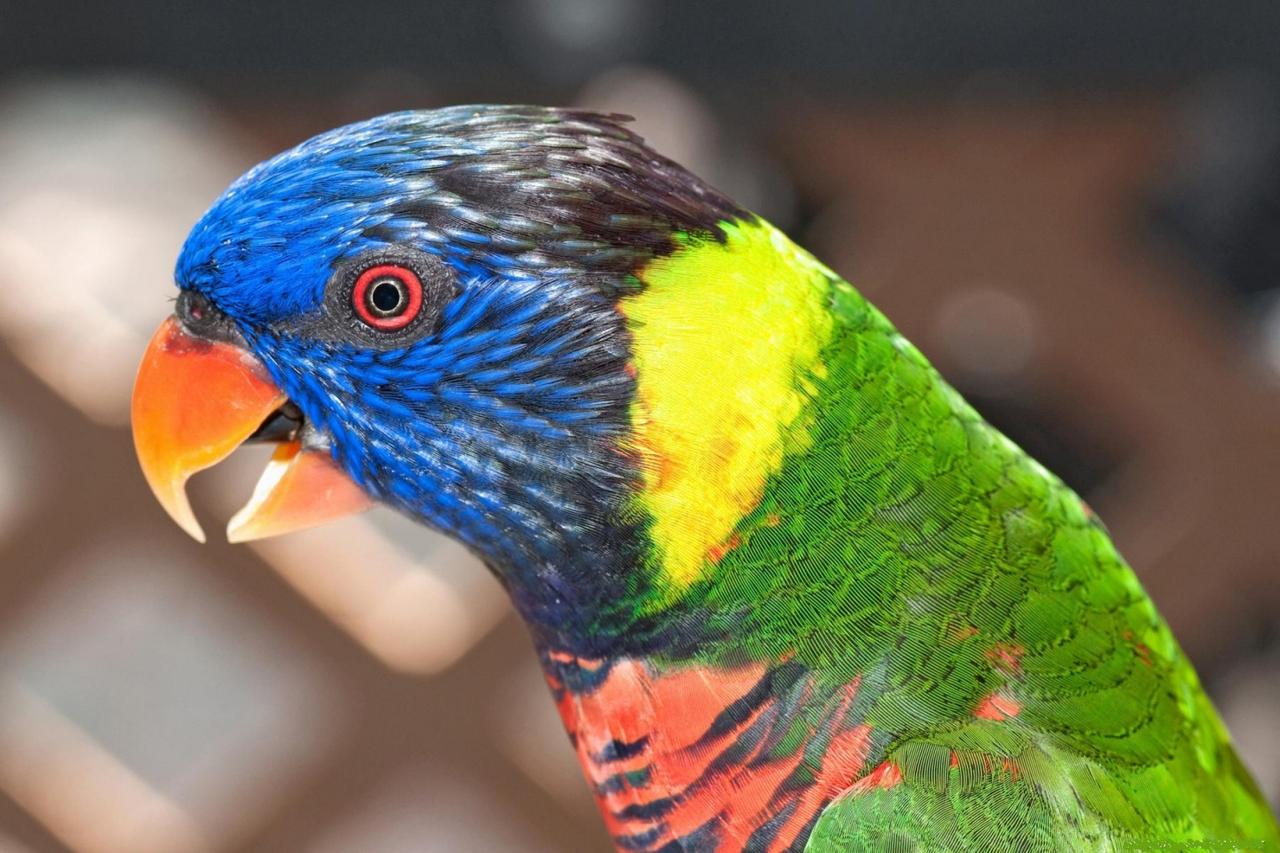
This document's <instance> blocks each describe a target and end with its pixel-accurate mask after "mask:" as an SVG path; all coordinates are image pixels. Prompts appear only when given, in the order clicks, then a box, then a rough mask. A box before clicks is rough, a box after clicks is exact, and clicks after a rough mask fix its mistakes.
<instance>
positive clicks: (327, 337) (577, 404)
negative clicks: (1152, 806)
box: [177, 107, 741, 637]
mask: <svg viewBox="0 0 1280 853" xmlns="http://www.w3.org/2000/svg"><path fill="white" fill-rule="evenodd" d="M736 215H741V212H740V211H738V210H737V209H736V208H734V207H733V206H732V205H731V204H730V203H729V202H728V201H726V200H725V199H724V198H723V197H721V196H719V195H717V194H716V193H715V192H714V191H713V190H711V189H709V188H708V187H706V186H705V185H704V184H702V183H701V182H699V181H698V180H697V179H696V178H693V177H692V176H691V175H689V174H688V173H687V172H685V171H684V170H683V169H681V168H680V167H679V166H676V165H675V164H674V163H671V162H670V161H668V160H665V159H664V158H662V157H660V156H658V155H656V154H654V153H653V152H652V151H650V150H649V149H648V148H646V147H645V146H644V145H643V144H642V142H641V141H640V140H639V138H638V137H636V136H635V135H634V134H632V133H631V132H629V131H628V130H626V129H625V128H624V127H622V126H621V125H620V124H619V121H618V117H607V116H600V115H595V114H590V113H581V112H573V111H566V110H553V109H546V108H538V107H460V108H451V109H444V110H437V111H429V112H403V113H394V114H391V115H387V116H383V117H380V118H376V119H372V120H370V121H366V122H362V123H359V124H355V125H351V126H349V127H345V128H340V129H338V130H334V131H331V132H329V133H325V134H322V135H320V136H317V137H315V138H314V139H311V140H309V141H307V142H305V143H303V144H302V145H299V146H298V147H297V148H294V149H292V150H291V151H288V152H285V153H284V154H281V155H279V156H277V157H276V158H274V159H272V160H269V161H267V162H266V163H263V164H261V165H259V166H257V167H255V168H254V169H252V170H251V171H250V172H248V173H247V174H246V175H244V176H243V177H242V178H240V179H239V180H238V181H236V182H235V183H234V184H233V185H232V186H231V187H230V188H229V189H228V190H227V191H226V193H225V194H224V195H223V196H222V197H221V198H220V199H218V201H217V202H216V203H215V204H214V205H213V207H212V208H211V209H210V210H209V211H208V213H207V214H206V215H205V216H204V217H203V218H202V219H201V220H200V222H199V223H198V224H197V225H196V226H195V228H194V229H193V231H192V233H191V235H190V237H189V238H188V240H187V242H186V245H185V246H184V248H183V251H182V255H181V257H180V259H179V261H178V266H177V281H178V284H179V286H180V287H182V288H186V289H191V290H196V291H199V292H201V293H203V294H204V295H205V296H207V297H208V298H209V299H210V300H211V301H212V302H213V303H214V305H216V306H217V308H218V309H219V310H221V311H222V312H223V313H225V314H226V315H227V316H228V317H229V318H230V319H231V320H232V321H233V322H234V323H235V325H236V326H237V328H238V330H239V331H240V333H241V334H242V335H243V336H244V338H245V340H246V341H247V342H248V343H249V346H250V347H251V348H252V349H253V350H254V351H255V352H256V353H257V355H258V356H259V357H260V358H261V359H262V360H263V362H264V363H265V364H266V366H267V368H268V370H269V371H270V372H271V374H272V376H273V377H274V379H275V380H276V381H277V382H278V383H279V385H280V386H281V388H282V389H283V390H284V391H285V392H286V393H287V394H288V395H289V396H290V398H291V399H292V400H293V401H294V403H296V404H297V405H298V407H299V408H300V409H301V410H302V412H303V413H304V415H305V417H306V419H307V421H308V422H309V425H310V426H311V427H312V428H314V429H315V430H316V432H317V433H318V434H319V435H321V436H323V437H325V438H326V439H327V440H328V441H329V443H330V446H331V448H332V452H333V453H334V456H335V458H336V459H337V460H338V461H339V462H340V463H341V464H342V466H343V467H344V468H345V469H346V470H347V471H348V472H349V473H350V474H351V476H352V477H353V478H354V479H355V480H356V481H357V482H358V483H360V484H361V485H362V486H363V487H364V488H365V489H367V490H368V491H369V492H370V493H372V494H373V495H375V496H376V497H378V498H380V499H382V500H384V501H386V502H388V503H391V504H393V505H395V506H398V507H400V508H401V509H403V510H405V511H406V512H409V513H410V514H412V515H415V516H417V517H419V518H421V519H422V520H424V521H426V522H427V523H429V524H432V525H434V526H436V527H437V528H439V529H442V530H444V531H446V532H448V533H451V534H453V535H455V536H457V537H459V538H460V539H462V540H463V541H464V542H466V543H467V544H468V545H470V546H471V547H472V548H473V549H475V550H476V551H478V552H479V553H480V554H481V555H482V556H483V557H484V558H485V559H486V560H487V561H488V562H489V564H490V565H491V566H492V567H493V568H494V569H495V571H497V572H498V574H499V575H500V577H502V578H503V579H504V580H505V581H506V582H507V583H508V585H509V586H510V587H511V588H512V590H513V594H514V596H515V598H516V601H517V604H518V605H519V606H521V607H522V609H523V610H524V611H525V615H526V616H527V617H528V618H529V619H530V620H531V621H532V622H533V623H534V624H535V625H547V626H555V630H556V631H558V632H562V633H569V634H572V635H574V636H579V637H581V636H583V635H585V634H588V633H590V634H591V635H593V636H597V637H600V636H602V635H601V633H600V632H599V630H598V627H597V630H595V631H593V632H587V631H586V630H585V628H584V626H583V625H581V624H579V623H581V622H582V621H583V620H590V621H592V622H594V623H599V622H600V616H601V610H602V608H605V609H607V608H609V607H611V606H615V604H616V603H620V602H621V601H622V600H623V599H624V598H625V597H626V595H627V593H628V592H632V591H634V590H632V589H629V587H630V586H633V585H634V584H635V582H636V581H635V578H634V573H629V572H627V571H625V570H624V564H625V563H628V562H634V561H635V559H636V556H635V549H637V548H638V547H641V546H640V545H639V536H638V535H637V526H638V525H639V524H640V523H641V522H640V521H638V520H636V519H634V518H630V517H629V516H630V514H629V513H628V512H627V511H626V506H625V505H626V498H627V495H628V494H629V490H630V489H632V488H633V487H634V483H635V472H634V471H633V470H632V469H631V468H630V465H629V463H628V461H627V458H626V456H625V455H624V454H622V453H621V452H620V451H619V450H618V445H619V441H620V440H621V439H622V438H623V437H624V435H625V433H626V431H627V428H628V421H627V407H628V404H629V402H630V399H631V395H632V393H633V380H632V378H631V376H630V374H629V372H628V370H627V362H628V358H629V355H628V337H627V333H626V328H625V324H624V323H623V320H622V317H621V315H620V314H619V312H618V311H617V300H618V298H619V296H620V295H621V294H623V293H626V292H628V291H629V290H631V289H633V288H635V287H637V286H640V285H639V280H638V279H637V278H636V276H635V272H636V271H637V270H639V269H640V268H641V267H642V266H643V265H644V264H645V263H646V262H648V260H650V259H652V258H653V257H654V256H656V255H659V254H662V253H664V252H667V251H670V250H671V249H672V248H673V247H674V242H673V240H674V238H675V236H676V234H677V233H678V232H686V233H689V232H692V233H706V234H709V235H713V236H717V235H719V233H720V232H719V229H718V223H719V222H720V221H722V220H724V219H728V218H731V217H733V216H736ZM398 250H404V251H413V252H416V253H422V254H425V255H427V256H430V257H432V258H435V259H437V263H438V264H439V265H440V266H441V268H442V269H444V270H446V271H447V275H448V276H449V277H450V278H451V285H452V288H453V293H454V295H453V296H452V298H451V299H450V300H449V301H447V302H446V303H445V304H443V306H442V307H441V308H440V311H439V315H438V317H436V318H434V322H433V323H432V324H431V325H430V326H429V327H427V328H425V329H424V330H423V332H422V333H421V334H417V335H415V336H412V337H411V338H408V339H399V338H396V339H391V340H389V341H388V342H381V341H378V340H372V339H370V338H369V336H368V335H359V334H353V333H352V323H351V322H350V318H345V319H344V318H343V317H341V316H338V315H340V314H341V312H342V311H343V310H344V306H343V305H342V304H341V300H339V301H338V302H337V303H335V302H334V297H333V291H334V286H335V285H334V280H335V277H340V275H339V272H340V271H341V270H342V269H343V265H344V264H347V263H348V262H351V261H352V260H353V259H358V258H360V257H363V256H368V255H369V254H370V253H379V252H388V251H398ZM348 292H349V290H348ZM335 305H336V307H335Z"/></svg>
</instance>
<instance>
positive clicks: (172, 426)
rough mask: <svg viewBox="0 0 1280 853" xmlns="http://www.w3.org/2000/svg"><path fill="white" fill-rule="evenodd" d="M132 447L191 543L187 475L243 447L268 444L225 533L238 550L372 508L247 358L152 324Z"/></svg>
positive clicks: (177, 327) (198, 535) (193, 525)
mask: <svg viewBox="0 0 1280 853" xmlns="http://www.w3.org/2000/svg"><path fill="white" fill-rule="evenodd" d="M132 408H133V411H132V420H133V440H134V447H135V448H136V450H137V452H138V462H139V463H140V465H141V466H142V471H143V474H145V475H146V478H147V482H148V484H150V486H151V490H152V491H153V492H154V493H155V496H156V499H157V500H158V501H160V504H161V506H163V507H164V508H165V510H166V511H167V512H168V513H169V515H170V516H172V517H173V520H174V521H176V522H177V523H178V525H179V526H181V527H182V529H183V530H186V531H187V532H188V533H189V534H191V536H193V537H194V538H195V539H196V540H197V541H200V542H203V541H204V531H203V530H202V529H201V528H200V523H199V522H198V521H197V520H196V517H195V513H194V512H193V511H192V509H191V503H190V501H189V500H188V499H187V494H186V483H187V480H188V479H189V478H190V477H191V475H192V474H194V473H196V472H197V471H201V470H203V469H205V468H208V467H210V466H213V465H216V464H217V463H218V462H221V461H222V460H223V459H225V458H227V457H228V456H230V455H231V454H232V453H233V452H234V451H235V450H236V448H237V447H239V446H240V445H242V444H244V443H246V442H270V443H274V444H275V445H276V449H275V452H274V453H273V454H272V456H271V461H270V462H269V463H267V468H266V470H265V471H264V472H263V474H262V477H261V478H260V479H259V480H258V484H257V486H256V487H255V488H254V491H253V497H251V498H250V499H249V502H248V503H247V504H245V506H244V507H243V508H242V509H241V510H240V511H239V512H237V513H236V514H235V515H234V516H233V517H232V518H231V521H230V523H229V524H228V525H227V538H228V539H229V540H231V541H232V542H245V541H248V540H251V539H262V538H264V537H267V536H276V535H279V534H281V533H288V532H290V531H293V530H300V529H302V528H304V527H311V526H314V525H316V524H323V523H325V522H327V521H332V520H334V519H336V518H340V517H342V516H345V515H350V514H352V513H355V512H361V511H363V510H365V509H368V508H369V507H370V506H371V505H372V501H371V499H370V498H369V497H368V495H366V494H365V493H364V491H363V490H361V489H360V488H359V487H358V486H357V485H356V484H355V483H354V482H352V480H351V479H350V478H349V477H347V475H346V474H345V472H343V471H342V469H341V468H340V467H339V466H338V465H337V464H336V463H335V462H334V461H333V456H332V454H331V453H330V451H329V446H328V443H327V442H326V441H325V440H324V438H323V437H322V436H320V435H319V434H318V433H317V432H316V430H315V429H314V428H312V427H311V425H310V424H309V423H308V422H307V419H306V418H305V417H304V416H303V414H302V411H301V410H300V409H299V408H298V407H297V406H296V405H295V404H294V403H293V402H292V401H291V400H290V399H289V398H288V397H287V396H286V395H285V394H284V392H283V391H281V390H280V389H279V388H278V387H277V386H276V385H275V383H274V382H273V381H272V380H271V378H270V376H269V375H268V374H267V371H266V369H265V368H264V367H263V366H262V363H261V362H260V361H258V359H257V357H255V356H254V355H253V354H252V353H250V352H249V351H248V350H246V349H245V348H244V347H241V346H239V345H237V344H234V343H229V342H225V341H210V340H206V339H204V338H200V337H197V336H194V335H192V334H191V333H190V332H188V331H187V330H186V329H185V328H184V327H183V326H182V324H181V323H180V322H178V320H176V319H175V318H172V317H171V318H169V319H168V320H166V321H165V322H164V323H162V324H161V326H160V328H159V329H158V330H157V331H156V334H155V336H154V337H153V338H152V339H151V343H150V344H149V345H148V347H147V351H146V354H145V355H144V356H143V359H142V364H141V366H140V367H139V368H138V378H137V380H136V382H135V383H134V388H133V407H132Z"/></svg>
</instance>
